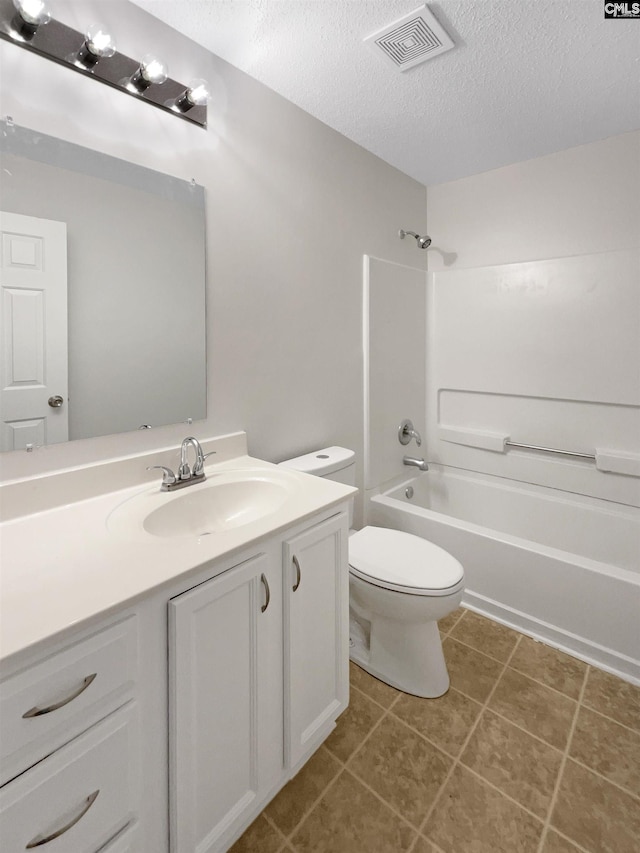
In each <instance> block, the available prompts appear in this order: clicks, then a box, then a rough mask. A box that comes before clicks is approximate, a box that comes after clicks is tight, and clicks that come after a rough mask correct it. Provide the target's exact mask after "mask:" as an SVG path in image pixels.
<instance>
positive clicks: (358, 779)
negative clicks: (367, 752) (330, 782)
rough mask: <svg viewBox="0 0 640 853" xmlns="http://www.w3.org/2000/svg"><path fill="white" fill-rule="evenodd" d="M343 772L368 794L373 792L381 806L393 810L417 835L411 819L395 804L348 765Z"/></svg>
mask: <svg viewBox="0 0 640 853" xmlns="http://www.w3.org/2000/svg"><path fill="white" fill-rule="evenodd" d="M345 773H348V774H349V775H350V776H351V777H352V778H353V779H355V780H356V782H358V784H360V785H362V787H363V788H366V789H367V791H369V793H370V794H373V796H374V797H375V798H376V800H379V801H380V802H381V803H382V805H383V806H386V807H387V808H388V809H389V811H391V812H393V814H394V815H395V816H396V817H397V818H399V819H400V820H401V821H402V822H403V823H404V824H405V825H406V826H408V827H409V829H410V830H411V831H412V832H415V833H416V836H417V835H418V829H417V827H416V826H415V825H414V824H412V823H411V821H410V820H409V819H408V818H406V817H405V816H404V815H403V814H402V813H401V812H399V811H398V810H397V809H396V807H395V806H392V805H391V803H389V802H388V801H387V800H385V798H384V797H382V796H381V795H380V794H379V793H378V792H377V791H376V790H375V789H374V788H372V787H371V786H370V785H369V783H368V782H365V781H364V779H362V778H361V777H360V776H358V774H357V773H356V772H355V771H354V770H352V769H351V768H350V767H345ZM415 841H416V839H414V841H413V843H415Z"/></svg>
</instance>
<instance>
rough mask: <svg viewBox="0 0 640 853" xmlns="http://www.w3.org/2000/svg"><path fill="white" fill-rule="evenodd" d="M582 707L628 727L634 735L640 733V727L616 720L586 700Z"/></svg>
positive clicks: (625, 727)
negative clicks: (588, 703)
mask: <svg viewBox="0 0 640 853" xmlns="http://www.w3.org/2000/svg"><path fill="white" fill-rule="evenodd" d="M603 672H604V670H603ZM582 707H583V708H584V709H585V710H587V711H591V713H592V714H597V715H598V716H599V717H604V719H605V720H609V722H610V723H615V724H616V725H617V726H621V727H622V728H623V729H626V730H627V731H628V732H632V733H633V734H634V735H640V728H637V729H634V727H633V726H628V725H627V724H626V723H621V722H620V720H616V718H615V717H611V716H610V715H609V714H605V713H604V711H599V710H598V709H597V708H592V707H591V705H587V703H586V702H584V701H583V702H582Z"/></svg>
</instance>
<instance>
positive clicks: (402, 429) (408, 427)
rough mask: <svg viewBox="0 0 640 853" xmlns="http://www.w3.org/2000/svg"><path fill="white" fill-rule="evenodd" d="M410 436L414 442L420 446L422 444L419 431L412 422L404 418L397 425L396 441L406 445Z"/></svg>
mask: <svg viewBox="0 0 640 853" xmlns="http://www.w3.org/2000/svg"><path fill="white" fill-rule="evenodd" d="M412 438H415V440H416V444H417V445H418V447H420V445H421V444H422V438H421V436H420V433H419V432H418V430H417V429H415V428H414V426H413V423H412V422H411V421H410V420H409V419H408V418H406V419H405V420H404V421H402V423H401V424H400V426H399V427H398V441H399V442H400V444H402V445H407V444H409V442H410V441H411V439H412Z"/></svg>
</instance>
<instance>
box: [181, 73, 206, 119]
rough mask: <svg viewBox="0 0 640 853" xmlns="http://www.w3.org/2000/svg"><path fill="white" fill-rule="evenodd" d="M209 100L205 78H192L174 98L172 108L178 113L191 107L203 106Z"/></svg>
mask: <svg viewBox="0 0 640 853" xmlns="http://www.w3.org/2000/svg"><path fill="white" fill-rule="evenodd" d="M210 100H211V95H210V94H209V84H208V83H207V81H206V80H202V79H200V78H198V79H197V80H192V81H191V83H189V85H188V86H187V88H186V89H185V90H184V92H183V93H182V94H181V95H178V97H177V98H176V99H175V101H174V103H173V109H174V110H177V112H179V113H186V112H187V110H190V109H191V108H192V107H204V106H206V105H207V104H208V103H209V101H210Z"/></svg>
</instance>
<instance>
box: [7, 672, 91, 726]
mask: <svg viewBox="0 0 640 853" xmlns="http://www.w3.org/2000/svg"><path fill="white" fill-rule="evenodd" d="M97 674H98V673H97V672H93V673H91V675H88V676H87V677H86V678H85V679H83V681H82V684H81V685H80V687H78V689H77V690H75V691H74V692H73V693H72V694H71V696H67V697H66V699H62V700H61V701H60V702H56V703H55V704H54V705H47V706H46V707H45V708H38V706H37V705H36V706H35V707H34V708H31V709H30V710H28V711H26V712H25V713H24V714H23V715H22V719H23V720H26V719H28V718H29V717H41V716H42V715H43V714H50V713H51V712H52V711H57V710H58V708H64V706H65V705H68V704H69V702H73V700H74V699H76V698H77V697H78V696H79V695H80V694H81V693H84V691H85V690H86V689H87V687H88V686H89V685H90V684H91V682H92V681H93V679H94V678H95V677H96V675H97Z"/></svg>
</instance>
